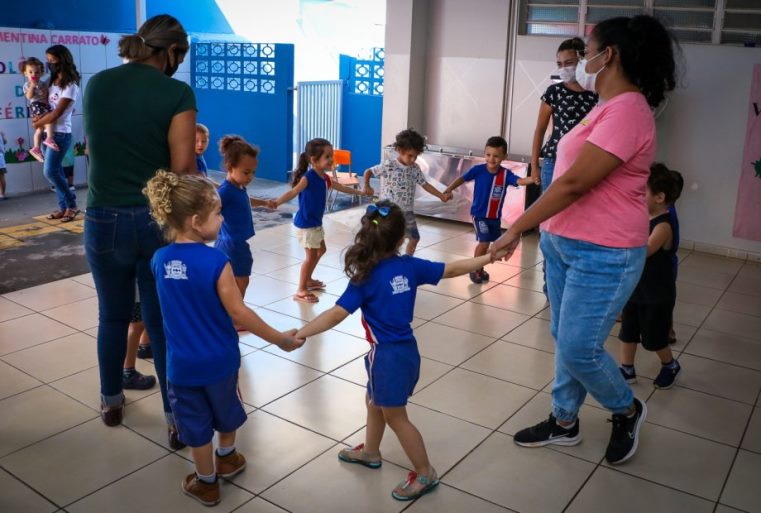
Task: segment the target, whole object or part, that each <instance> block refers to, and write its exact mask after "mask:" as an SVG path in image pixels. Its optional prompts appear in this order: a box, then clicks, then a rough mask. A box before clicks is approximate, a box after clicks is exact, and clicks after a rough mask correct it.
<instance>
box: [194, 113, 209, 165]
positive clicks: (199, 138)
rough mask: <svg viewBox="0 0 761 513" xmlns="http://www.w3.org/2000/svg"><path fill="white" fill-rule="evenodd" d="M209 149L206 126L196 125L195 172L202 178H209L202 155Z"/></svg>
mask: <svg viewBox="0 0 761 513" xmlns="http://www.w3.org/2000/svg"><path fill="white" fill-rule="evenodd" d="M208 147H209V129H208V128H206V125H203V124H201V123H196V146H195V150H196V170H197V171H198V172H199V173H200V174H202V175H203V176H209V172H208V167H207V166H206V159H205V158H203V154H204V152H205V151H206V148H208Z"/></svg>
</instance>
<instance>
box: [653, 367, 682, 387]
mask: <svg viewBox="0 0 761 513" xmlns="http://www.w3.org/2000/svg"><path fill="white" fill-rule="evenodd" d="M674 363H675V364H676V365H675V366H674V368H673V369H672V368H670V367H669V366H668V365H661V371H660V372H659V373H658V377H656V378H655V381H653V386H654V387H655V388H659V389H661V390H668V389H669V388H671V387H673V386H674V384H675V383H676V378H677V377H678V376H679V373H680V372H681V371H682V366H681V365H679V362H678V361H676V360H674Z"/></svg>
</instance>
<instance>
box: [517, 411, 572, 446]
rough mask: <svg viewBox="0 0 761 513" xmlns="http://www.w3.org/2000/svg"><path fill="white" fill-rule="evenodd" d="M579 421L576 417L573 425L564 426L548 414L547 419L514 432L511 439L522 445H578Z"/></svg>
mask: <svg viewBox="0 0 761 513" xmlns="http://www.w3.org/2000/svg"><path fill="white" fill-rule="evenodd" d="M579 423H580V421H579V419H576V422H575V423H574V425H573V426H571V427H570V428H564V427H563V426H561V425H560V424H558V423H557V421H556V419H555V416H554V415H552V414H550V418H549V419H547V420H545V421H543V422H540V423H539V424H537V425H535V426H531V427H528V428H526V429H522V430H520V431H518V432H517V433H515V436H514V437H513V441H514V442H515V443H516V444H518V445H520V446H523V447H544V446H545V445H578V444H579V443H581V433H579Z"/></svg>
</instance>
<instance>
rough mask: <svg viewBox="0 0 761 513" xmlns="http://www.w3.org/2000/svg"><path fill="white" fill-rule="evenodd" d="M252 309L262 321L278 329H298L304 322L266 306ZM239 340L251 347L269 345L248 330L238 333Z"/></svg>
mask: <svg viewBox="0 0 761 513" xmlns="http://www.w3.org/2000/svg"><path fill="white" fill-rule="evenodd" d="M253 310H254V312H256V315H258V316H259V317H261V319H262V320H263V321H264V322H266V323H267V324H269V325H270V326H272V327H273V328H275V329H276V330H278V331H288V330H291V329H299V328H301V327H302V326H303V325H304V324H306V323H305V322H304V321H302V320H300V319H294V318H293V317H290V316H288V315H284V314H281V313H277V312H274V311H272V310H268V309H267V308H262V307H259V308H255V309H253ZM239 340H240V342H241V343H243V344H246V345H248V346H251V347H256V348H259V349H262V348H265V347H267V346H269V342H267V341H265V340H264V339H261V338H259V337H258V336H257V335H254V334H253V333H251V332H248V331H245V332H241V333H239Z"/></svg>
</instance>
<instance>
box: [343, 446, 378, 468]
mask: <svg viewBox="0 0 761 513" xmlns="http://www.w3.org/2000/svg"><path fill="white" fill-rule="evenodd" d="M338 459H339V460H341V461H345V462H347V463H359V464H360V465H364V466H365V467H368V468H380V467H381V465H382V464H383V461H381V455H380V454H378V457H377V459H376V458H372V457H370V456H368V454H367V453H366V452H365V444H359V445H358V446H356V447H353V448H351V449H348V448H347V449H341V450H340V451H338Z"/></svg>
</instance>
